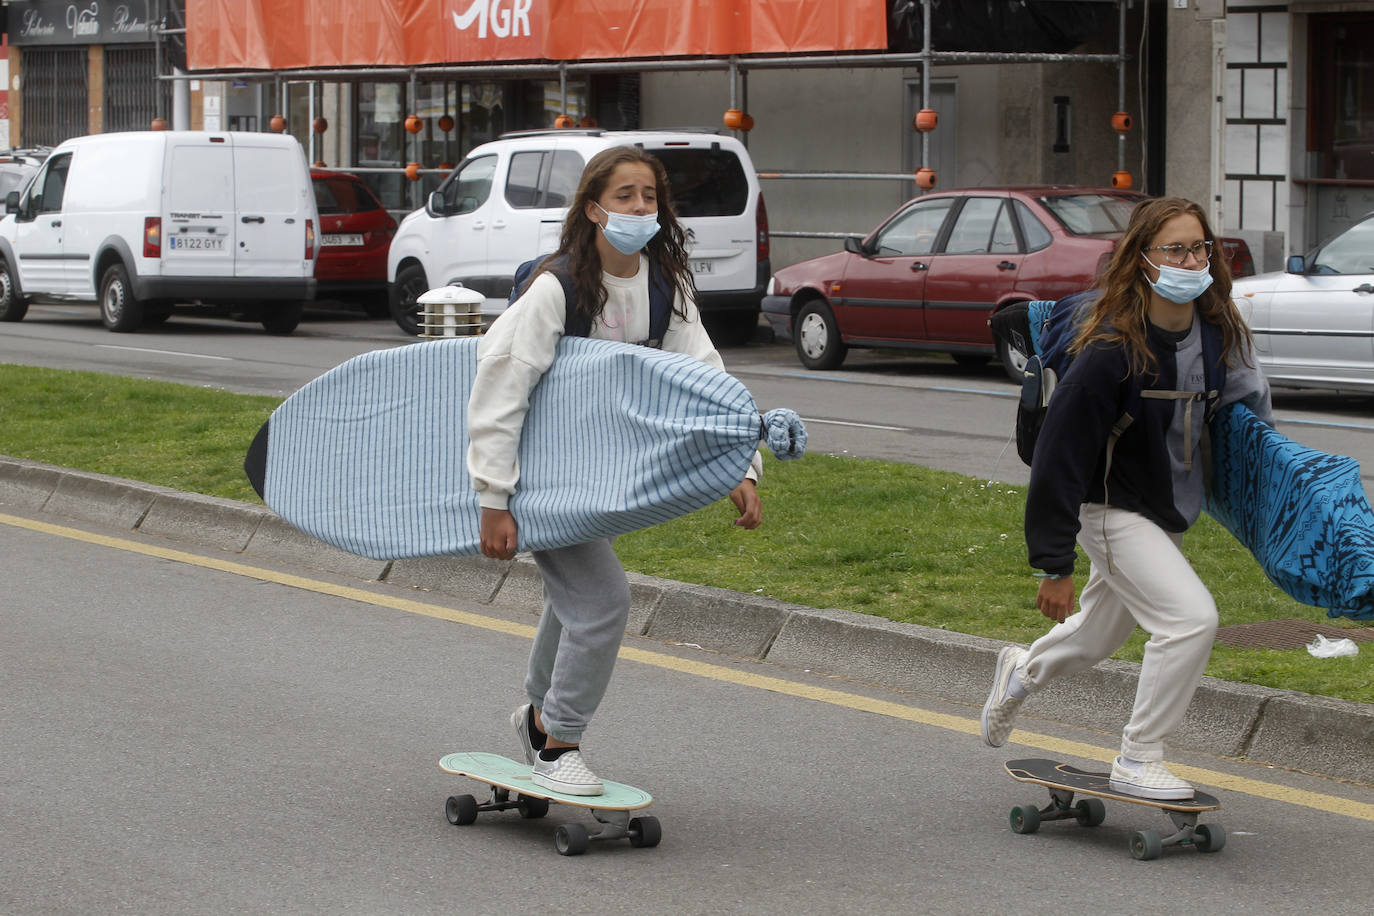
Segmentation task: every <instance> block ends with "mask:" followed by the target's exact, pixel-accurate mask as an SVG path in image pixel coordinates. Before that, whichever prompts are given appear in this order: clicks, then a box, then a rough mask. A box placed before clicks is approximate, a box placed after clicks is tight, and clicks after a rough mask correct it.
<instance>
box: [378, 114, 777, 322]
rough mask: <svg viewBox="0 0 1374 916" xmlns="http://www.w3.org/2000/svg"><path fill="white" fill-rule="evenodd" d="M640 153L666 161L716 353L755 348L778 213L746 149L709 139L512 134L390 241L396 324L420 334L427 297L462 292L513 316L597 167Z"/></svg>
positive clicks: (685, 133)
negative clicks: (524, 285) (735, 346)
mask: <svg viewBox="0 0 1374 916" xmlns="http://www.w3.org/2000/svg"><path fill="white" fill-rule="evenodd" d="M625 145H634V146H641V147H643V148H644V149H645V150H647V151H648V152H650V153H653V154H654V155H655V156H656V157H658V159H659V160H660V161H662V163H663V166H664V168H665V170H666V171H667V173H668V182H669V185H670V186H671V188H672V193H673V206H674V208H675V210H676V212H677V215H678V217H679V219H680V220H681V222H682V227H683V229H684V230H685V231H686V233H687V245H688V254H689V255H690V257H691V259H692V271H693V275H694V279H695V280H696V286H697V304H698V306H699V307H700V308H701V313H702V317H703V320H704V321H705V322H706V325H707V327H708V328H709V329H710V331H711V335H712V337H714V338H715V340H716V342H717V343H718V344H725V343H740V342H743V341H745V340H748V339H749V337H750V336H752V334H753V333H754V331H755V330H756V329H757V328H758V322H759V302H760V301H761V300H762V299H763V293H764V288H765V287H766V286H767V285H768V280H769V278H770V276H771V274H772V271H771V269H770V267H769V260H768V246H769V242H768V215H767V211H766V210H765V209H764V205H763V194H762V193H761V192H760V190H759V181H758V174H757V173H756V172H755V170H754V164H753V162H752V161H751V160H750V158H749V151H748V150H747V149H745V147H744V144H742V143H740V142H739V141H738V140H736V139H734V138H733V137H730V136H725V135H720V134H716V133H715V132H713V131H705V130H700V131H698V130H633V131H607V130H598V129H594V128H593V129H586V130H582V129H560V130H536V131H520V132H515V133H510V134H504V135H502V136H501V137H500V138H499V139H497V140H493V141H491V142H490V143H484V144H482V145H481V146H478V147H476V148H474V149H473V150H472V152H470V153H468V154H467V156H466V157H464V159H463V161H462V162H460V163H459V164H458V167H457V168H456V169H454V170H453V172H452V173H451V174H450V175H449V176H448V178H446V179H445V180H444V182H443V183H442V184H441V185H439V188H438V190H436V191H434V192H433V193H432V194H430V196H429V200H428V202H427V203H426V204H425V206H424V208H423V209H420V210H416V211H415V212H414V213H411V214H410V215H409V216H407V217H406V218H405V219H404V220H403V221H402V222H401V225H400V228H399V229H397V231H396V236H395V238H393V239H392V240H391V250H390V253H389V255H388V257H387V278H388V281H389V283H388V286H389V290H390V294H391V315H392V317H393V318H394V319H395V320H396V323H397V324H398V325H399V326H400V327H401V329H402V330H403V331H405V332H406V333H408V334H416V333H418V332H419V309H420V307H419V305H418V304H417V302H416V299H417V297H418V296H419V295H420V294H421V293H424V292H425V291H426V290H429V289H431V288H434V287H439V286H446V285H449V284H461V285H463V286H466V287H469V288H471V289H475V290H477V291H479V292H481V293H482V294H483V295H484V296H485V297H486V305H485V306H484V308H483V312H484V315H485V316H486V317H488V318H489V317H492V316H494V315H495V314H498V313H499V312H500V311H501V310H502V309H503V308H505V304H506V298H507V297H508V296H509V295H510V289H511V279H512V277H513V276H514V275H515V269H516V268H517V267H519V266H520V264H522V263H523V262H525V261H527V260H529V259H530V258H534V257H537V256H539V255H541V254H548V253H549V252H551V251H553V250H554V249H556V248H557V247H558V240H559V235H560V233H561V231H562V227H563V217H564V215H565V214H566V213H567V212H568V206H569V204H570V203H571V202H572V199H573V197H574V196H575V195H576V192H577V185H578V181H579V180H580V179H581V177H582V169H583V167H584V166H585V165H586V164H587V160H588V159H590V158H591V157H592V156H594V155H596V154H597V153H599V152H601V151H602V150H604V149H607V148H608V147H612V146H625Z"/></svg>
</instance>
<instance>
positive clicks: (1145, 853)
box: [1131, 830, 1164, 860]
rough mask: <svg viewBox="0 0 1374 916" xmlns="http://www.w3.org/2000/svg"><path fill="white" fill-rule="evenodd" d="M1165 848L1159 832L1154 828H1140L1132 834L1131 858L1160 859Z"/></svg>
mask: <svg viewBox="0 0 1374 916" xmlns="http://www.w3.org/2000/svg"><path fill="white" fill-rule="evenodd" d="M1163 848H1164V846H1163V843H1162V842H1161V840H1160V838H1159V834H1157V833H1155V832H1154V831H1153V830H1139V831H1136V832H1135V833H1133V834H1131V858H1133V859H1141V860H1149V859H1158V858H1159V853H1160V851H1161V850H1162V849H1163Z"/></svg>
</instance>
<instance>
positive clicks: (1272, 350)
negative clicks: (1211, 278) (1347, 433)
mask: <svg viewBox="0 0 1374 916" xmlns="http://www.w3.org/2000/svg"><path fill="white" fill-rule="evenodd" d="M1232 296H1233V297H1234V299H1235V303H1236V306H1237V307H1238V308H1239V309H1240V313H1241V315H1242V316H1244V318H1245V320H1246V321H1247V322H1248V323H1249V325H1250V332H1251V333H1252V334H1253V335H1254V338H1255V357H1256V359H1257V360H1258V361H1259V364H1260V367H1261V368H1262V369H1263V370H1264V373H1265V375H1267V376H1268V378H1269V381H1270V382H1272V383H1274V384H1276V385H1284V386H1289V387H1294V388H1349V389H1360V390H1364V391H1374V213H1369V214H1366V215H1365V216H1364V217H1363V218H1362V219H1360V220H1359V221H1357V222H1356V223H1355V224H1354V225H1353V226H1351V227H1350V228H1349V229H1346V230H1345V231H1344V232H1341V233H1340V234H1339V235H1337V236H1335V237H1334V238H1332V239H1330V240H1329V241H1327V242H1325V243H1323V244H1322V245H1320V246H1318V247H1317V249H1316V250H1315V251H1313V252H1312V253H1311V254H1308V255H1307V256H1306V257H1303V256H1301V255H1294V256H1292V257H1290V258H1289V259H1288V265H1287V269H1286V270H1282V271H1277V272H1275V273H1265V274H1260V275H1259V276H1255V277H1247V278H1245V279H1242V280H1238V281H1236V283H1235V286H1234V287H1233V289H1232Z"/></svg>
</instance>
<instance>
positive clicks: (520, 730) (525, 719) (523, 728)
mask: <svg viewBox="0 0 1374 916" xmlns="http://www.w3.org/2000/svg"><path fill="white" fill-rule="evenodd" d="M510 724H511V727H512V728H514V729H515V735H516V737H517V738H519V739H520V747H521V748H523V749H524V751H525V762H526V763H528V764H530V765H531V766H533V765H534V757H535V755H536V754H538V753H539V751H538V750H537V749H536V748H535V746H534V743H533V742H532V741H530V704H529V703H526V704H524V705H523V706H521V707H520V708H519V709H517V710H516V711H515V712H513V713H511V714H510Z"/></svg>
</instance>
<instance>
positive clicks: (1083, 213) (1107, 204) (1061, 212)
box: [1039, 194, 1136, 235]
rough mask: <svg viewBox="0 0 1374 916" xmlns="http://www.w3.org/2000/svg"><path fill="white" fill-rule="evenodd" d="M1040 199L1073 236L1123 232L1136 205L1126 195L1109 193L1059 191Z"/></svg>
mask: <svg viewBox="0 0 1374 916" xmlns="http://www.w3.org/2000/svg"><path fill="white" fill-rule="evenodd" d="M1039 200H1040V203H1041V205H1043V206H1044V208H1045V209H1046V210H1049V211H1050V213H1052V214H1054V218H1055V219H1057V220H1059V223H1060V225H1062V226H1063V227H1064V228H1065V229H1067V230H1068V231H1070V232H1072V233H1073V234H1074V235H1102V234H1106V233H1119V232H1124V231H1126V223H1128V222H1129V221H1130V219H1131V211H1132V210H1134V209H1135V205H1136V201H1134V200H1130V199H1129V198H1125V197H1113V196H1111V195H1108V194H1062V195H1056V196H1054V197H1041V198H1039Z"/></svg>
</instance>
